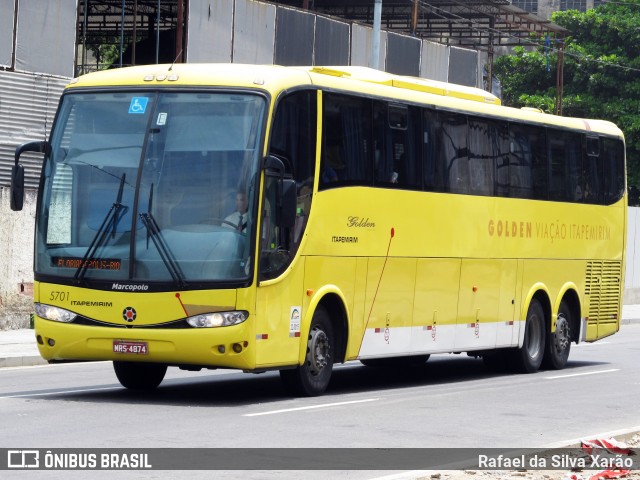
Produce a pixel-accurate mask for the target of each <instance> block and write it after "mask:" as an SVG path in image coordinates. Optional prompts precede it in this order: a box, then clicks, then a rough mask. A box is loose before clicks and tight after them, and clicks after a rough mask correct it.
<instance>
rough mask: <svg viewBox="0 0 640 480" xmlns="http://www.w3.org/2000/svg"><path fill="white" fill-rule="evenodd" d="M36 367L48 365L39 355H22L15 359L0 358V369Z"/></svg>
mask: <svg viewBox="0 0 640 480" xmlns="http://www.w3.org/2000/svg"><path fill="white" fill-rule="evenodd" d="M36 365H49V362H47V361H46V360H45V359H44V358H42V357H41V356H40V355H22V356H19V355H18V356H15V357H0V368H5V367H33V366H36Z"/></svg>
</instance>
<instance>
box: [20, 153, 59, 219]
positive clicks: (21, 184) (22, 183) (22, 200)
mask: <svg viewBox="0 0 640 480" xmlns="http://www.w3.org/2000/svg"><path fill="white" fill-rule="evenodd" d="M23 152H35V153H44V154H46V155H49V153H51V145H50V144H49V142H28V143H23V144H22V145H19V146H18V147H17V148H16V155H15V162H16V163H15V165H14V166H13V168H12V169H11V202H10V203H11V210H13V211H14V212H19V211H20V210H22V206H23V204H24V167H23V166H22V165H20V155H22V153H23Z"/></svg>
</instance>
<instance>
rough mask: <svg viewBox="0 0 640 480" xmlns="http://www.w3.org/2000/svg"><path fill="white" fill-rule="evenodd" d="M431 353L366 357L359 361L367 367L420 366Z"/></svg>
mask: <svg viewBox="0 0 640 480" xmlns="http://www.w3.org/2000/svg"><path fill="white" fill-rule="evenodd" d="M430 356H431V355H428V354H427V355H408V356H405V357H389V358H367V359H364V360H360V363H362V364H363V365H365V366H367V367H375V368H400V367H409V368H412V367H421V366H422V365H424V364H425V363H427V360H429V357H430Z"/></svg>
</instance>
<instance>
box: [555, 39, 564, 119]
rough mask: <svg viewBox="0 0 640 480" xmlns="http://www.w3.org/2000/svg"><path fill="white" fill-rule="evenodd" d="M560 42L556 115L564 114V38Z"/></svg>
mask: <svg viewBox="0 0 640 480" xmlns="http://www.w3.org/2000/svg"><path fill="white" fill-rule="evenodd" d="M557 42H558V63H557V70H558V74H557V76H556V115H562V95H563V90H564V38H560V39H558V40H557Z"/></svg>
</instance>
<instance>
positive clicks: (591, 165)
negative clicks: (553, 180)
mask: <svg viewBox="0 0 640 480" xmlns="http://www.w3.org/2000/svg"><path fill="white" fill-rule="evenodd" d="M585 150H586V155H585V157H584V163H583V165H582V184H583V187H582V188H583V191H582V195H583V201H584V202H585V203H595V204H598V203H602V161H601V160H600V158H599V157H600V139H599V138H598V137H585Z"/></svg>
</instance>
